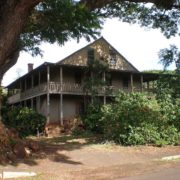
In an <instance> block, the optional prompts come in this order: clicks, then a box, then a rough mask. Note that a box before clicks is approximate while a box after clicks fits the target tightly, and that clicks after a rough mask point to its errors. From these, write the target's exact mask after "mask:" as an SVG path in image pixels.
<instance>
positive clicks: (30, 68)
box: [28, 63, 34, 73]
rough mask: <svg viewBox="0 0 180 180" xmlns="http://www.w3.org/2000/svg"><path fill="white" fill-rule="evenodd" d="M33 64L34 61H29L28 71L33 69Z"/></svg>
mask: <svg viewBox="0 0 180 180" xmlns="http://www.w3.org/2000/svg"><path fill="white" fill-rule="evenodd" d="M33 65H34V64H32V63H28V73H29V72H30V71H32V70H33Z"/></svg>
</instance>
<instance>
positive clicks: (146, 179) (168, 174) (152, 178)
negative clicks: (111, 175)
mask: <svg viewBox="0 0 180 180" xmlns="http://www.w3.org/2000/svg"><path fill="white" fill-rule="evenodd" d="M116 180H180V165H177V166H175V167H173V168H166V169H162V170H160V171H159V170H158V171H157V172H153V173H147V174H143V175H137V176H133V177H126V178H120V179H116Z"/></svg>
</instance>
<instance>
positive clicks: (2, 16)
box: [0, 0, 41, 77]
mask: <svg viewBox="0 0 180 180" xmlns="http://www.w3.org/2000/svg"><path fill="white" fill-rule="evenodd" d="M1 1H2V2H1V3H0V5H1V7H0V77H2V76H3V75H4V73H5V72H6V71H7V70H8V69H9V68H10V67H12V66H13V65H14V64H15V63H16V61H17V59H18V57H19V52H20V45H19V38H20V34H21V32H22V31H23V28H24V26H25V25H26V22H27V20H28V18H29V16H30V14H31V11H32V9H33V8H34V7H35V6H36V5H37V4H38V3H39V2H40V1H41V0H1Z"/></svg>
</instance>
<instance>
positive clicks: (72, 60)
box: [7, 37, 157, 125]
mask: <svg viewBox="0 0 180 180" xmlns="http://www.w3.org/2000/svg"><path fill="white" fill-rule="evenodd" d="M95 59H96V60H99V61H102V62H103V63H105V64H107V67H108V72H103V73H102V80H103V81H104V82H106V81H107V79H106V77H107V76H106V73H108V83H106V86H105V85H104V86H103V87H102V90H101V91H100V92H99V98H100V99H101V100H102V103H106V102H107V101H108V99H110V97H113V95H114V92H116V91H117V90H122V91H126V92H133V91H146V90H148V91H150V89H149V82H150V81H154V80H156V79H157V75H155V74H151V73H141V72H139V71H138V70H137V69H136V68H135V67H134V66H133V65H132V64H131V63H130V62H128V61H127V60H126V59H125V58H124V57H123V56H122V55H121V54H120V53H119V52H118V51H117V50H116V49H115V48H113V47H112V46H111V45H110V44H109V43H108V42H107V41H106V40H105V39H104V38H103V37H102V38H100V39H98V40H96V41H94V42H93V43H91V44H89V45H88V46H86V47H84V48H82V49H80V50H78V51H77V52H75V53H73V54H71V55H70V56H68V57H66V58H65V59H63V60H61V61H59V62H57V63H48V62H46V63H44V64H42V65H40V66H39V67H37V68H36V69H33V67H32V64H29V72H28V73H27V74H25V75H24V76H22V77H20V78H19V79H17V80H15V81H14V82H12V83H11V84H10V85H8V86H7V88H8V92H9V98H8V103H9V104H10V105H21V106H28V107H31V108H34V109H35V110H37V112H39V113H41V114H43V115H45V116H46V118H47V124H49V123H54V122H59V123H60V124H61V125H63V123H64V122H65V121H66V120H68V119H71V118H74V117H76V116H78V115H79V114H80V113H81V112H82V111H83V104H84V99H85V98H84V97H85V94H86V97H87V96H88V97H89V99H90V96H91V94H90V93H89V94H87V93H85V91H84V79H85V76H87V73H86V72H87V68H88V63H89V62H90V61H93V60H95ZM89 75H90V74H89ZM106 89H110V90H111V91H108V93H107V91H106Z"/></svg>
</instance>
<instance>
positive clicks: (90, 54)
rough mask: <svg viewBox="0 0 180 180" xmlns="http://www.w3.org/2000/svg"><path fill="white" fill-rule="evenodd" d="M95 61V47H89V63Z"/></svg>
mask: <svg viewBox="0 0 180 180" xmlns="http://www.w3.org/2000/svg"><path fill="white" fill-rule="evenodd" d="M93 61H94V49H93V48H89V49H88V52H87V63H88V64H91V63H92V62H93Z"/></svg>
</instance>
